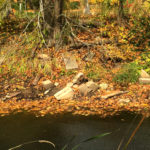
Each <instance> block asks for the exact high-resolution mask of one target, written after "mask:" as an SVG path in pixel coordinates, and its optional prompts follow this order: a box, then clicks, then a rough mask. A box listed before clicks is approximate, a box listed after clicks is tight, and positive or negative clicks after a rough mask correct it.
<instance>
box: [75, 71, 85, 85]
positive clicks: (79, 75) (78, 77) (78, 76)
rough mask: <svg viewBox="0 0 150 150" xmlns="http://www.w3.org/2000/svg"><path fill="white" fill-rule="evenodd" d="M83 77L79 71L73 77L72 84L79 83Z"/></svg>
mask: <svg viewBox="0 0 150 150" xmlns="http://www.w3.org/2000/svg"><path fill="white" fill-rule="evenodd" d="M83 79H84V74H83V73H82V72H80V73H78V74H77V75H76V76H75V77H74V79H73V84H80V83H81V82H82V80H83Z"/></svg>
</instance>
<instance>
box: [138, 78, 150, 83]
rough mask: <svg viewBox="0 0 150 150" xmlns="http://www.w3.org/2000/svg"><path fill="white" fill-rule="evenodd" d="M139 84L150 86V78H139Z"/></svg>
mask: <svg viewBox="0 0 150 150" xmlns="http://www.w3.org/2000/svg"><path fill="white" fill-rule="evenodd" d="M139 83H141V84H150V78H139Z"/></svg>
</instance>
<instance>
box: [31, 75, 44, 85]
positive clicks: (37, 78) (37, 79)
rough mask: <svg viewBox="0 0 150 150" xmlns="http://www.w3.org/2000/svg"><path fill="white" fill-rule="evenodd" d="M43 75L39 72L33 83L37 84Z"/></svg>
mask: <svg viewBox="0 0 150 150" xmlns="http://www.w3.org/2000/svg"><path fill="white" fill-rule="evenodd" d="M42 76H43V75H42V74H37V75H36V77H35V78H34V80H33V82H32V84H33V85H34V86H35V85H37V84H38V82H39V80H40V78H41V77H42Z"/></svg>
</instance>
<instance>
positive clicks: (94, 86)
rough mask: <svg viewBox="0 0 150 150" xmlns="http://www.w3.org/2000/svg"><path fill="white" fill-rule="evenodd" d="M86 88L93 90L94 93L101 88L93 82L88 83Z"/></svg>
mask: <svg viewBox="0 0 150 150" xmlns="http://www.w3.org/2000/svg"><path fill="white" fill-rule="evenodd" d="M86 86H87V87H88V88H89V89H91V91H93V92H95V91H96V90H97V89H98V88H99V86H98V85H97V84H96V83H94V82H93V81H89V82H87V83H86Z"/></svg>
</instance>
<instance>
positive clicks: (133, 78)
mask: <svg viewBox="0 0 150 150" xmlns="http://www.w3.org/2000/svg"><path fill="white" fill-rule="evenodd" d="M139 69H140V67H139V65H137V64H136V63H130V64H126V65H124V66H123V67H122V69H121V70H120V71H119V72H118V73H117V74H116V75H115V76H114V78H113V81H114V82H116V83H118V84H128V83H135V82H137V80H138V78H139V75H140V74H139Z"/></svg>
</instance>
